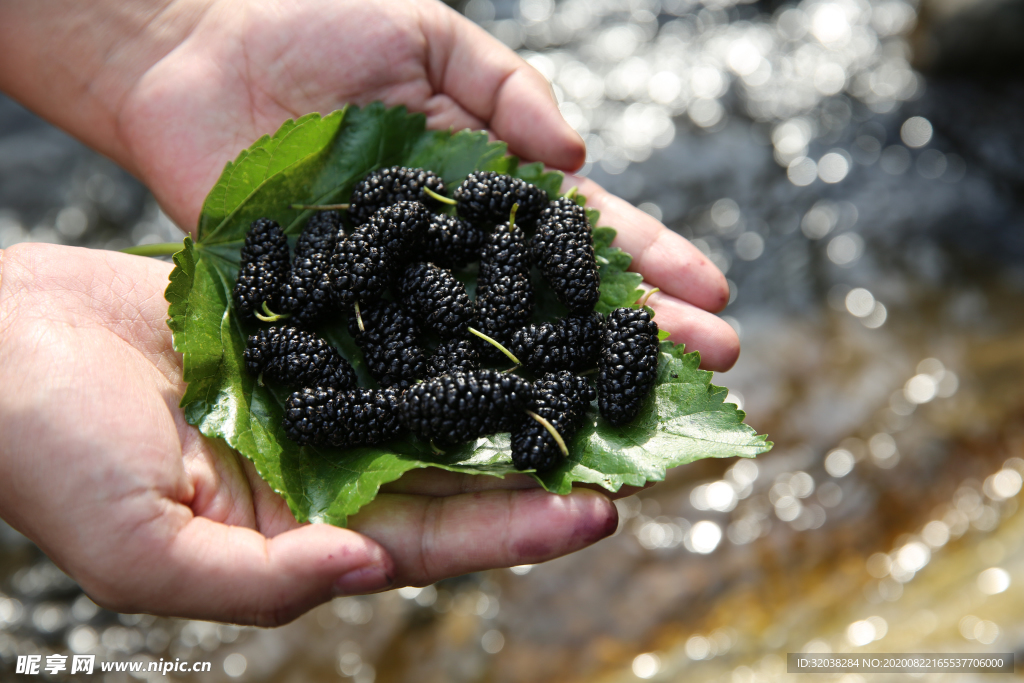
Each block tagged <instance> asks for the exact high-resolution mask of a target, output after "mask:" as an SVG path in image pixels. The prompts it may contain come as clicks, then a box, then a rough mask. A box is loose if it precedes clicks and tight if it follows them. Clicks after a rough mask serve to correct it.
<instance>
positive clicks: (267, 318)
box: [253, 301, 292, 323]
mask: <svg viewBox="0 0 1024 683" xmlns="http://www.w3.org/2000/svg"><path fill="white" fill-rule="evenodd" d="M263 312H264V313H266V315H260V312H259V311H254V312H253V315H255V316H256V317H257V318H259V319H260V320H262V321H263V322H265V323H276V322H277V321H278V320H286V319H288V318H290V317H292V314H291V313H274V312H273V311H272V310H270V306H268V305H267V302H266V301H264V302H263Z"/></svg>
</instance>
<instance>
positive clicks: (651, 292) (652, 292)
mask: <svg viewBox="0 0 1024 683" xmlns="http://www.w3.org/2000/svg"><path fill="white" fill-rule="evenodd" d="M660 291H661V289H660V288H658V287H655V288H654V289H651V290H648V292H647V293H646V294H644V296H643V298H641V299H640V301H638V302H637V303H638V304H639V305H640V306H646V305H647V300H648V299H650V298H651V297H652V296H654V295H655V294H656V293H658V292H660Z"/></svg>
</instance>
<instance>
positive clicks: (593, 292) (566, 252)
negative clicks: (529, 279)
mask: <svg viewBox="0 0 1024 683" xmlns="http://www.w3.org/2000/svg"><path fill="white" fill-rule="evenodd" d="M573 207H575V208H573ZM530 249H531V251H532V253H533V262H534V263H535V264H536V265H537V267H538V268H539V269H540V272H541V273H542V274H543V275H544V278H545V279H546V280H547V281H548V283H549V284H550V285H551V289H552V291H554V293H555V296H557V297H558V300H559V301H561V302H562V303H563V304H564V305H565V306H566V307H567V308H568V309H569V310H570V311H571V312H573V313H589V312H590V311H592V310H594V305H595V304H596V303H597V301H598V299H600V298H601V292H600V284H601V279H600V277H599V275H598V269H597V261H596V260H595V258H594V238H593V235H592V234H591V232H590V224H589V222H588V221H587V214H586V212H585V211H584V210H583V208H582V207H580V206H578V205H577V204H576V202H574V201H573V200H572V199H568V198H566V197H560V198H559V199H558V200H557V201H555V202H552V203H551V206H549V207H548V208H546V209H544V212H543V213H542V214H541V218H540V221H539V222H538V223H537V234H535V235H534V236H533V240H531V242H530Z"/></svg>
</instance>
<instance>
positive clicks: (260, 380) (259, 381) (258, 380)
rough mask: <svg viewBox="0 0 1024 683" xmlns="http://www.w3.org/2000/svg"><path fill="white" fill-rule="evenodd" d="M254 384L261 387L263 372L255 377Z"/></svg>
mask: <svg viewBox="0 0 1024 683" xmlns="http://www.w3.org/2000/svg"><path fill="white" fill-rule="evenodd" d="M256 384H257V385H259V386H261V387H262V386H263V373H262V372H261V373H260V374H259V377H257V378H256Z"/></svg>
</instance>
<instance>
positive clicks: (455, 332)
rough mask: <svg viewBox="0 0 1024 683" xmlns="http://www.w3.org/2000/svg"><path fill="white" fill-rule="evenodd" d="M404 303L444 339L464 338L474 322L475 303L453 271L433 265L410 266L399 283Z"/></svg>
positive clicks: (424, 323) (413, 314)
mask: <svg viewBox="0 0 1024 683" xmlns="http://www.w3.org/2000/svg"><path fill="white" fill-rule="evenodd" d="M398 292H399V296H400V297H401V299H402V303H403V304H404V305H405V308H406V310H408V311H409V312H410V313H411V314H412V316H413V317H414V318H416V320H417V321H419V322H420V323H421V324H423V325H426V326H427V327H429V328H430V329H432V330H434V331H435V332H436V333H437V334H438V335H439V336H440V337H441V338H442V339H451V338H453V337H464V336H465V335H466V330H467V329H468V328H469V326H470V324H472V322H473V316H474V315H475V310H474V306H473V302H472V301H471V300H470V298H469V295H468V294H466V286H465V285H464V284H462V282H461V281H459V280H458V279H457V278H456V277H455V276H454V275H452V272H451V271H450V270H447V269H445V268H438V267H437V266H435V265H434V264H433V263H417V264H416V265H413V266H409V267H408V268H406V270H405V272H404V273H403V274H402V276H401V278H400V279H399V281H398Z"/></svg>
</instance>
